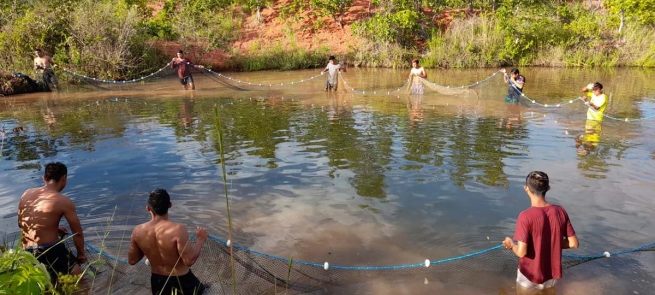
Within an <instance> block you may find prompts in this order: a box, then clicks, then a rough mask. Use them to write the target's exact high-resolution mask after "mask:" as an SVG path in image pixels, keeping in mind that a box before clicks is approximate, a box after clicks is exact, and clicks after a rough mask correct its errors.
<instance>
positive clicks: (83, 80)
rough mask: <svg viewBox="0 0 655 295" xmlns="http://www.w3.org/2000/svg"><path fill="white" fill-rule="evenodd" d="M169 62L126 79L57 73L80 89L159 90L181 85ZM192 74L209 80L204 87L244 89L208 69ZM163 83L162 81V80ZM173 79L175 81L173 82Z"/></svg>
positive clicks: (64, 70)
mask: <svg viewBox="0 0 655 295" xmlns="http://www.w3.org/2000/svg"><path fill="white" fill-rule="evenodd" d="M170 65H171V63H168V64H166V65H164V66H163V67H162V68H159V69H157V70H153V71H152V72H149V73H142V76H140V77H138V78H134V79H128V80H111V79H101V78H96V77H92V76H87V75H84V74H82V73H80V72H77V71H76V70H75V69H69V68H65V67H61V70H62V71H63V73H62V72H59V75H62V74H67V75H70V76H73V78H74V80H75V81H77V86H78V87H79V88H80V89H87V90H89V89H90V90H101V91H121V90H123V91H124V90H130V91H139V90H140V91H159V90H165V91H170V90H176V89H179V88H180V87H181V85H180V83H179V82H177V81H178V80H179V78H178V76H177V69H173V68H171V66H170ZM192 76H193V77H194V78H198V77H203V78H205V79H206V80H210V81H211V85H204V84H203V85H204V86H203V88H205V89H212V88H225V87H227V88H229V89H232V90H239V91H244V90H247V89H244V88H242V87H239V86H237V85H235V84H234V83H232V82H230V81H229V79H227V78H226V77H225V76H222V75H220V74H218V73H216V72H214V71H212V70H210V69H194V70H192ZM164 81H165V83H162V82H164ZM174 81H175V82H174Z"/></svg>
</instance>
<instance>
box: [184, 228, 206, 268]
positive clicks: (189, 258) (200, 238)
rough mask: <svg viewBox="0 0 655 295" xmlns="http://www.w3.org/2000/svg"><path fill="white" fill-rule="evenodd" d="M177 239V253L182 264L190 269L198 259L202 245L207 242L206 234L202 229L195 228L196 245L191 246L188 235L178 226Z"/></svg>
mask: <svg viewBox="0 0 655 295" xmlns="http://www.w3.org/2000/svg"><path fill="white" fill-rule="evenodd" d="M177 232H178V239H177V252H178V253H179V255H180V258H181V260H182V263H184V265H186V266H187V267H191V266H192V265H193V264H194V263H196V260H198V257H199V256H200V249H201V248H202V244H203V243H205V241H206V240H207V237H208V234H207V231H206V230H205V229H204V228H201V227H198V228H196V244H195V245H192V244H191V241H190V240H189V234H188V233H187V231H186V229H185V228H184V227H183V226H179V227H178V229H177Z"/></svg>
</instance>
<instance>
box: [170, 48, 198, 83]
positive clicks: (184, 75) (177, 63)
mask: <svg viewBox="0 0 655 295" xmlns="http://www.w3.org/2000/svg"><path fill="white" fill-rule="evenodd" d="M191 67H194V68H200V69H204V68H205V67H204V66H202V65H195V64H193V63H192V62H191V60H189V59H188V58H186V57H184V51H182V50H180V51H178V52H177V57H176V58H173V61H171V68H178V69H177V76H178V77H180V84H182V86H184V90H186V89H187V84H188V85H189V86H190V87H191V90H194V89H196V86H195V85H193V76H192V75H191Z"/></svg>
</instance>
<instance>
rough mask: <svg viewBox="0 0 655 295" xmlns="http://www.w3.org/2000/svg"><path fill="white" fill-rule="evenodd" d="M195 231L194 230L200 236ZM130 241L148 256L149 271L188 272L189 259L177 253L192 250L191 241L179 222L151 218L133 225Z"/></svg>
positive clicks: (179, 273)
mask: <svg viewBox="0 0 655 295" xmlns="http://www.w3.org/2000/svg"><path fill="white" fill-rule="evenodd" d="M199 231H200V229H198V230H197V231H196V233H197V234H199V235H200V234H201V232H199ZM204 232H205V237H206V235H207V234H206V231H204ZM132 240H133V241H134V243H136V245H137V246H138V248H139V249H140V251H141V252H142V253H143V254H144V255H145V256H146V257H147V258H148V261H149V262H150V269H151V271H152V272H153V273H156V274H160V275H172V276H181V275H184V274H186V273H188V272H189V266H187V263H189V262H191V261H189V260H190V259H188V258H184V257H182V258H181V255H180V254H181V253H184V252H187V253H190V252H192V250H193V244H191V242H189V234H188V233H187V230H186V228H185V227H184V226H183V225H181V224H178V223H175V222H172V221H170V220H151V221H148V222H146V223H143V224H140V225H138V226H136V227H135V228H134V231H133V232H132ZM196 258H197V257H196ZM193 262H195V259H193ZM191 264H192V263H191Z"/></svg>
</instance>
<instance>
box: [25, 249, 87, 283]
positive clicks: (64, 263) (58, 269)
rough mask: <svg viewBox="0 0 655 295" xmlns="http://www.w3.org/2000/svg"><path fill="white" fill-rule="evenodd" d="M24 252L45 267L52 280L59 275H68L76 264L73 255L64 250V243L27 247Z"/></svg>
mask: <svg viewBox="0 0 655 295" xmlns="http://www.w3.org/2000/svg"><path fill="white" fill-rule="evenodd" d="M25 250H26V251H29V252H31V253H32V254H34V257H36V258H37V259H38V260H39V262H41V263H43V264H44V265H45V266H46V269H48V273H50V277H51V278H52V279H53V280H55V279H56V278H57V276H58V275H59V273H61V274H70V271H71V270H72V269H73V267H74V266H75V264H77V262H78V260H77V258H76V257H75V256H73V253H71V252H70V251H69V250H68V248H66V245H65V243H64V242H58V243H57V244H54V245H46V246H29V247H27V248H25Z"/></svg>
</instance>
